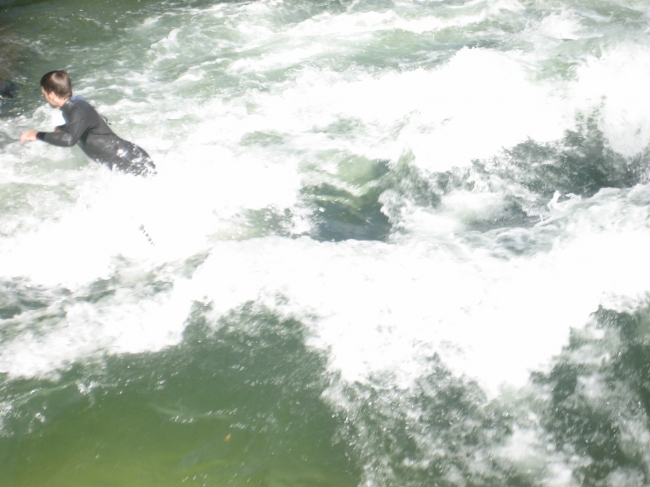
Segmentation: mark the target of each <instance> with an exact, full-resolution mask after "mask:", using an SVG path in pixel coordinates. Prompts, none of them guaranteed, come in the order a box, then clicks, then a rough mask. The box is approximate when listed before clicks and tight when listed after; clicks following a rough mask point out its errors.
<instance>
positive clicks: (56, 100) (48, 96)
mask: <svg viewBox="0 0 650 487" xmlns="http://www.w3.org/2000/svg"><path fill="white" fill-rule="evenodd" d="M41 91H42V92H43V96H44V97H45V100H47V102H48V103H49V104H50V106H51V107H52V108H61V106H62V105H63V104H64V103H65V99H63V98H61V97H59V96H58V95H56V94H55V93H54V92H51V93H48V92H47V91H45V90H44V89H43V88H41Z"/></svg>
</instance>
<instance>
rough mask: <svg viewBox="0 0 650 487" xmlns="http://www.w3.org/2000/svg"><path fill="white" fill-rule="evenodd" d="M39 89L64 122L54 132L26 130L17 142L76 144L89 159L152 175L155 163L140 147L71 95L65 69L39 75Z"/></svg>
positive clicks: (114, 167)
mask: <svg viewBox="0 0 650 487" xmlns="http://www.w3.org/2000/svg"><path fill="white" fill-rule="evenodd" d="M41 91H42V92H43V95H44V96H45V99H46V100H47V102H48V103H49V104H50V106H51V107H52V108H58V109H59V110H61V111H62V112H63V119H64V120H65V125H60V126H58V127H56V128H55V130H54V132H37V131H36V130H28V131H27V132H25V133H23V134H22V135H21V136H20V143H21V144H24V143H25V142H33V141H35V140H42V141H44V142H47V143H48V144H52V145H56V146H59V147H72V146H73V145H75V144H79V147H81V150H83V151H84V153H85V154H86V155H87V156H88V157H90V158H91V159H92V160H94V161H96V162H99V163H101V164H106V165H107V166H108V167H109V168H111V169H117V170H120V171H124V172H127V173H131V174H137V175H153V174H155V173H156V166H155V165H154V163H153V161H152V160H151V158H150V157H149V154H147V153H146V152H145V151H144V149H142V148H141V147H138V146H137V145H135V144H133V143H131V142H129V141H127V140H124V139H121V138H120V137H118V136H117V135H115V133H114V132H113V131H112V130H111V129H110V128H109V127H108V125H107V124H106V121H105V120H104V118H102V116H101V115H99V113H97V111H96V110H95V109H94V108H93V107H92V106H91V105H90V104H89V103H88V102H87V101H86V100H85V99H84V98H83V97H80V96H75V97H73V96H72V80H71V79H70V76H68V73H66V72H65V71H50V72H49V73H47V74H45V75H44V76H43V77H42V78H41Z"/></svg>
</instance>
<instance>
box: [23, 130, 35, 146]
mask: <svg viewBox="0 0 650 487" xmlns="http://www.w3.org/2000/svg"><path fill="white" fill-rule="evenodd" d="M37 133H38V132H37V131H36V130H28V131H27V132H23V135H21V136H20V143H21V144H24V143H25V142H34V141H35V140H36V134H37Z"/></svg>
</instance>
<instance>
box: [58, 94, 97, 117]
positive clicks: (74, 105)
mask: <svg viewBox="0 0 650 487" xmlns="http://www.w3.org/2000/svg"><path fill="white" fill-rule="evenodd" d="M61 109H62V110H63V111H64V112H67V113H86V112H94V111H95V109H94V108H93V107H92V105H91V104H90V103H88V101H87V100H86V99H85V98H84V97H82V96H73V97H72V98H70V99H68V101H66V102H65V103H64V104H63V106H62V107H61Z"/></svg>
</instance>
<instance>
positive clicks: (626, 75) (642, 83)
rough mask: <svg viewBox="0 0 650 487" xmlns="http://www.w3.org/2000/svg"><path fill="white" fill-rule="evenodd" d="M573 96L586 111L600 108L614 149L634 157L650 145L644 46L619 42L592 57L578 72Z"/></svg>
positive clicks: (649, 65) (648, 64) (649, 64)
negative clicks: (601, 53) (626, 44)
mask: <svg viewBox="0 0 650 487" xmlns="http://www.w3.org/2000/svg"><path fill="white" fill-rule="evenodd" d="M577 75H578V78H579V80H578V82H577V83H576V84H575V86H574V87H573V89H572V93H571V98H572V99H573V100H575V102H576V104H578V103H579V104H580V106H579V108H581V109H582V111H583V112H586V113H588V112H589V110H590V109H593V108H594V107H600V114H599V120H598V122H599V123H598V125H599V127H600V129H601V130H602V131H603V133H604V134H605V136H606V137H607V140H608V142H609V144H610V146H611V148H612V149H614V150H615V151H617V152H619V153H620V154H622V155H624V156H627V157H632V156H634V155H637V154H638V153H640V152H642V151H643V150H645V149H646V148H647V147H648V145H649V144H650V115H649V113H650V99H649V98H648V96H647V87H648V84H649V83H650V54H648V50H647V49H646V48H644V47H637V46H625V45H617V46H614V47H613V48H612V49H610V50H607V51H606V52H605V53H604V54H603V55H602V56H601V57H599V58H596V57H589V58H588V59H587V60H586V61H585V62H584V63H583V64H582V65H581V66H580V67H579V68H578V71H577Z"/></svg>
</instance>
